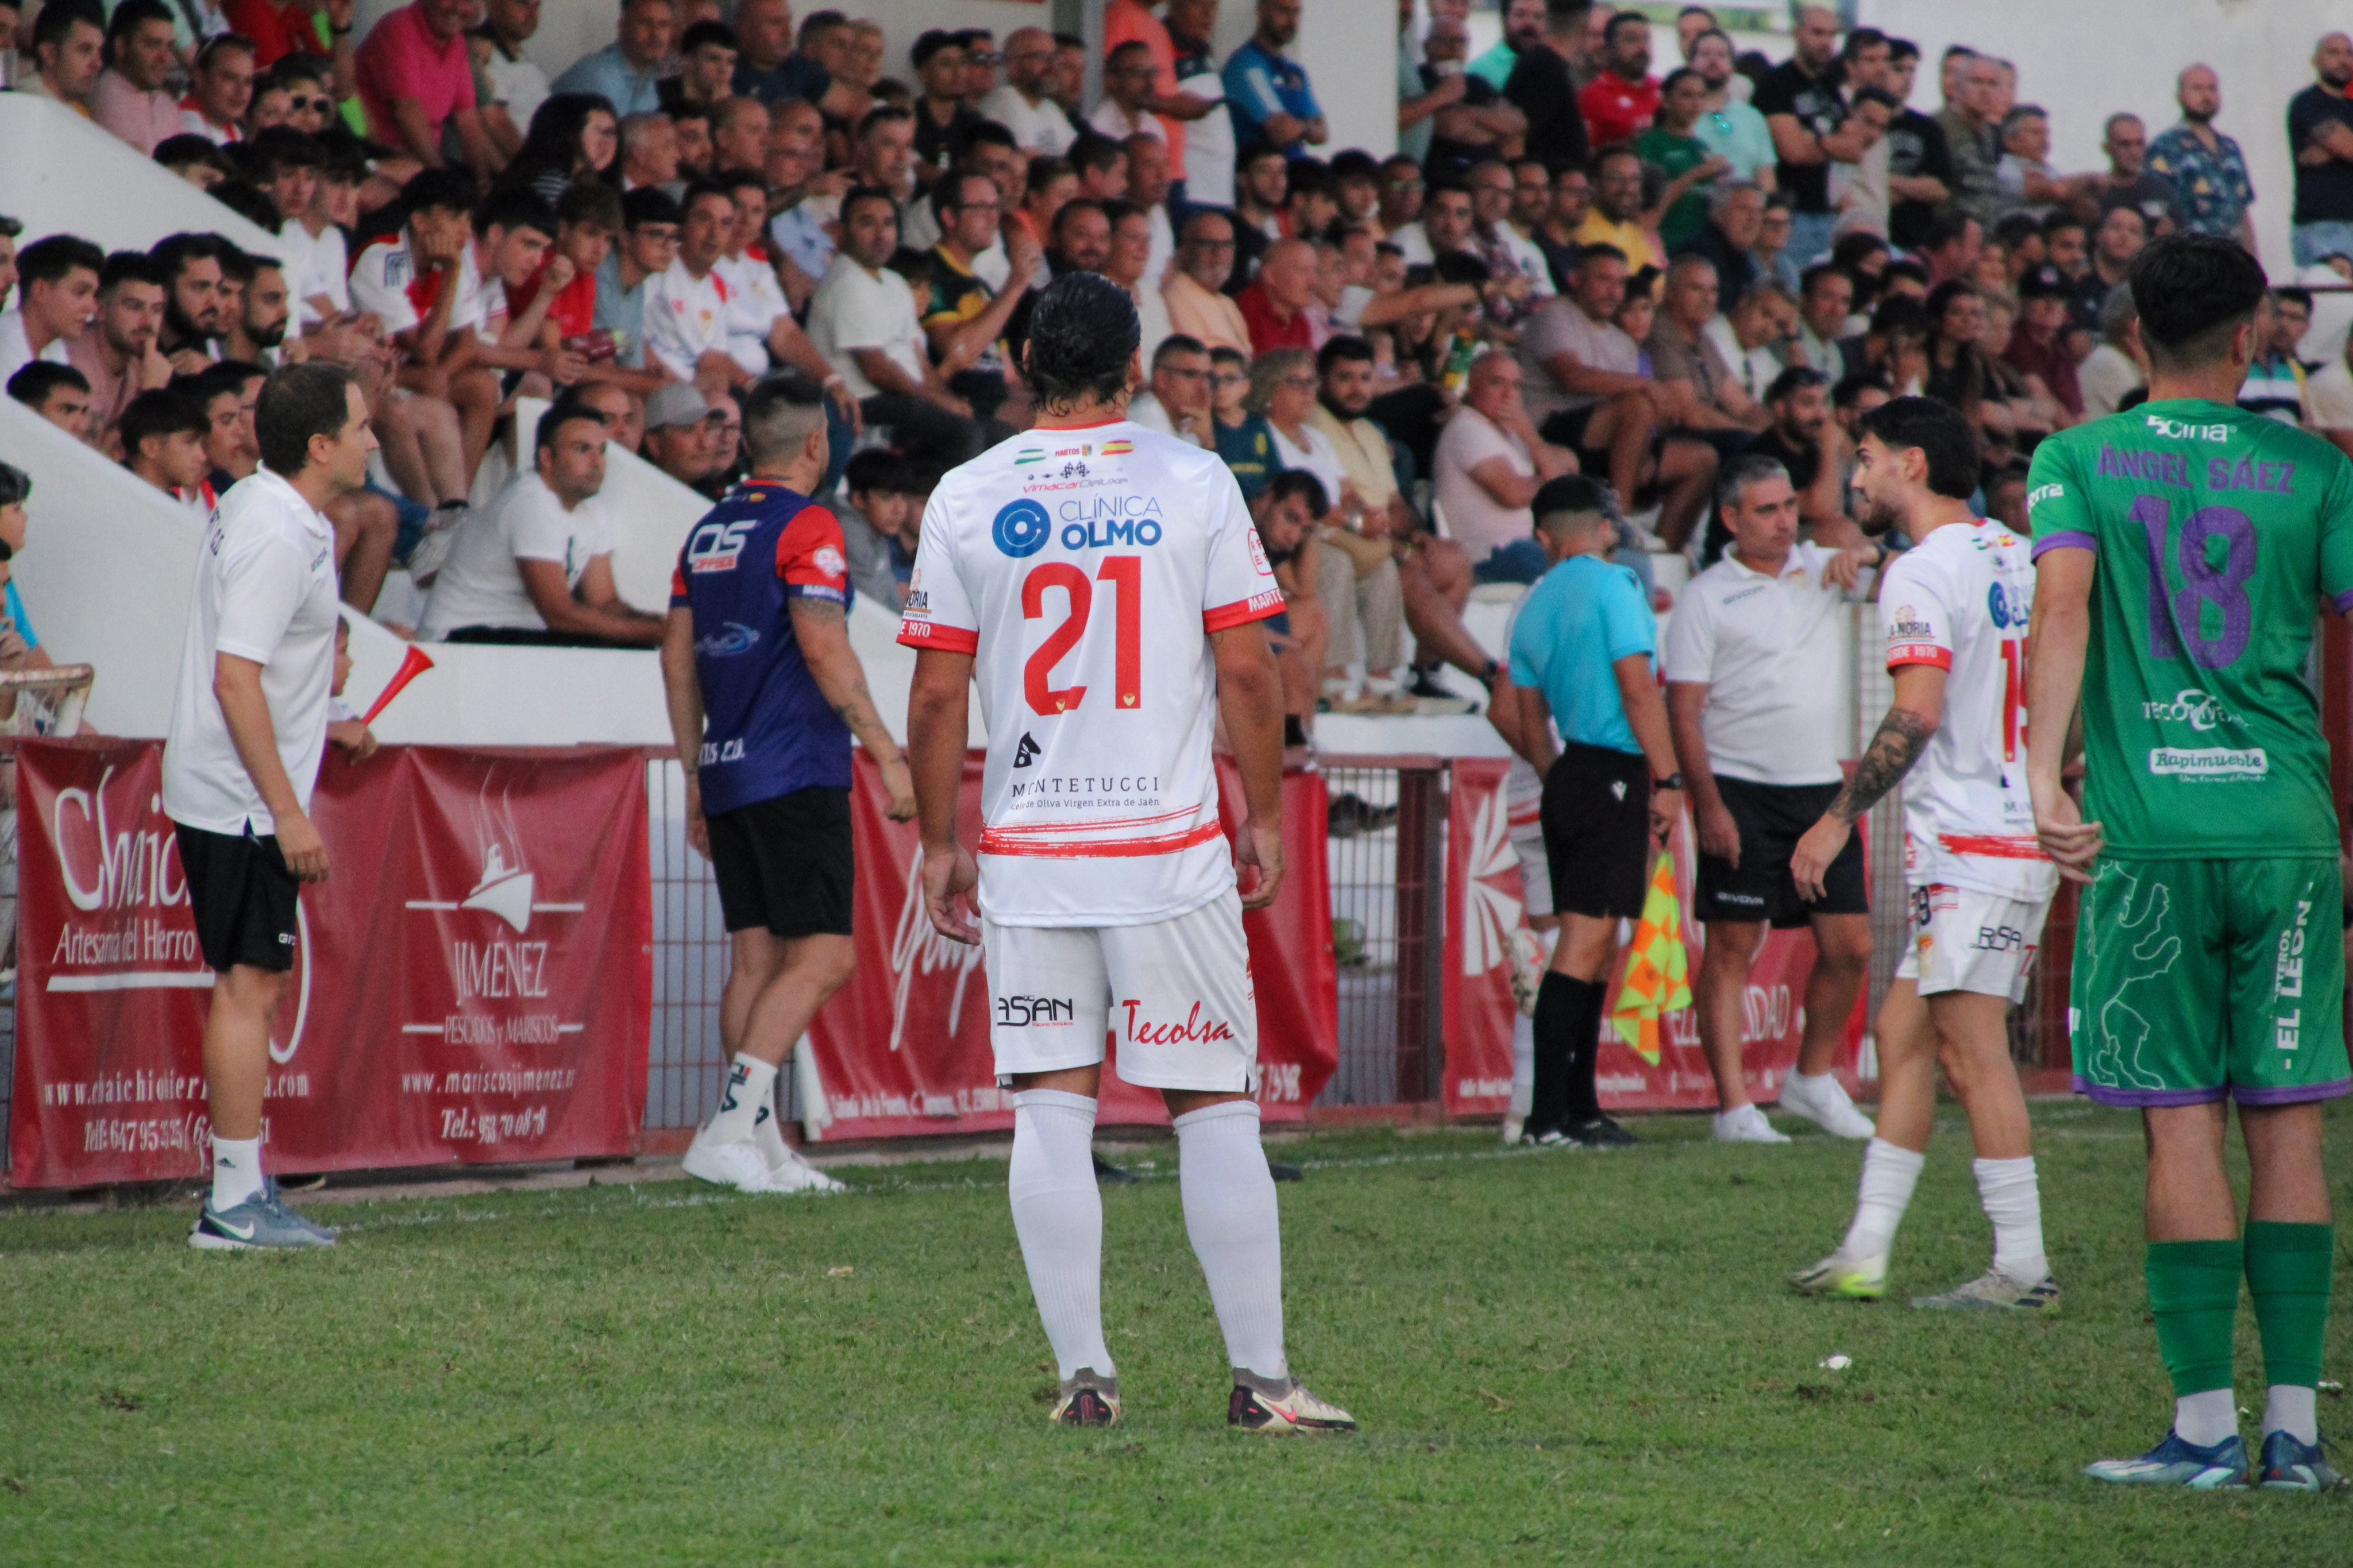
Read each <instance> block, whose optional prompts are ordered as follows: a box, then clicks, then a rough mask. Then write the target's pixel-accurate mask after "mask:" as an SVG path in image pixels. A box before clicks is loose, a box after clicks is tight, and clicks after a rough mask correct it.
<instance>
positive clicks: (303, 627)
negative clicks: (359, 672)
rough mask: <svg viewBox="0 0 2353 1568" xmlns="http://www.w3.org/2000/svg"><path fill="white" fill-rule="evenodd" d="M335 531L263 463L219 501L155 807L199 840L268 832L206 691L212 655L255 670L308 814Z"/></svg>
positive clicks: (333, 601)
mask: <svg viewBox="0 0 2353 1568" xmlns="http://www.w3.org/2000/svg"><path fill="white" fill-rule="evenodd" d="M339 614H340V608H339V603H338V600H337V598H336V594H335V531H334V528H333V526H332V524H331V523H329V522H328V521H327V520H326V519H325V518H324V517H322V516H321V515H320V514H319V513H318V511H316V510H314V509H313V508H312V507H311V503H310V502H309V501H307V500H303V499H302V496H301V492H300V491H298V490H297V489H295V488H294V487H293V486H292V485H290V484H288V483H287V482H286V481H285V480H284V479H280V478H279V476H277V475H276V474H273V473H271V472H270V471H269V468H266V467H265V468H259V469H257V470H255V472H254V474H253V476H252V477H251V478H250V479H241V480H239V481H238V482H237V484H236V485H234V486H232V487H231V488H230V489H229V492H228V494H227V495H226V496H224V497H223V498H221V503H220V506H219V508H218V509H217V510H215V511H214V513H213V520H212V524H211V526H210V527H208V528H207V529H206V531H205V550H204V554H203V556H202V557H201V558H200V559H199V560H198V563H197V565H196V591H195V602H194V603H193V604H192V605H190V606H189V608H188V637H187V642H186V644H185V647H184V649H183V651H182V653H181V656H180V691H179V698H178V700H176V701H175V702H174V704H173V708H172V732H171V736H170V738H169V739H167V740H166V741H165V742H164V815H165V816H169V817H170V818H171V819H172V820H173V821H174V822H179V823H185V824H186V825H187V826H190V827H199V828H202V829H204V830H205V831H206V832H207V833H226V834H231V835H242V834H244V833H246V832H248V831H250V832H251V833H253V834H254V836H255V837H269V835H271V834H273V833H275V832H277V830H278V829H277V825H276V822H275V820H274V819H273V818H272V817H271V816H270V813H269V807H268V806H267V805H263V804H262V800H261V792H260V791H259V789H257V788H255V787H254V783H253V779H252V777H251V775H250V774H248V773H247V772H246V771H245V763H242V762H241V761H239V760H238V758H237V746H236V744H235V743H234V742H232V741H231V740H230V739H229V733H228V721H227V720H226V719H225V718H223V717H222V714H221V705H220V699H218V698H217V697H215V696H214V695H213V668H214V658H215V656H216V655H217V654H224V653H227V654H234V655H236V656H237V658H249V659H251V660H253V661H254V662H255V663H256V664H259V665H260V666H261V694H262V696H263V697H264V698H265V699H266V700H268V701H269V723H270V727H271V729H272V730H273V731H276V733H277V737H278V757H279V760H280V762H282V763H285V765H286V776H287V778H288V780H289V781H290V782H291V783H292V784H293V785H294V798H295V799H296V800H297V801H299V802H301V805H302V809H303V810H305V811H308V810H309V809H310V808H311V786H312V785H313V784H317V783H318V780H319V759H320V757H321V756H322V755H323V754H324V752H325V751H326V747H327V695H328V691H329V689H331V688H332V686H333V685H334V674H335V621H336V619H337V617H338V616H339Z"/></svg>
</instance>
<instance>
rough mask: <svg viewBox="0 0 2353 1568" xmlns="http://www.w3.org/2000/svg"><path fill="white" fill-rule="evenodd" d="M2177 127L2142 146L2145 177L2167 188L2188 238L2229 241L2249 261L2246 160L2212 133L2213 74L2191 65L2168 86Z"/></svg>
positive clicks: (2217, 101) (2218, 88) (2250, 193)
mask: <svg viewBox="0 0 2353 1568" xmlns="http://www.w3.org/2000/svg"><path fill="white" fill-rule="evenodd" d="M2174 98H2175V100H2176V101H2177V102H2179V104H2180V106H2181V122H2180V123H2179V125H2176V126H2174V127H2172V128H2171V129H2170V130H2168V131H2167V132H2164V133H2163V134H2162V135H2160V136H2158V139H2157V140H2156V141H2154V142H2150V143H2149V146H2148V172H2149V173H2150V174H2155V175H2157V176H2158V177H2159V178H2160V179H2165V180H2169V181H2171V182H2172V183H2173V204H2174V205H2175V206H2176V207H2178V208H2179V209H2180V212H2181V222H2182V226H2183V227H2184V228H2185V229H2187V230H2188V231H2189V233H2191V234H2212V235H2220V236H2221V237H2223V238H2225V239H2235V240H2237V241H2238V242H2239V243H2240V244H2241V245H2242V246H2243V247H2246V249H2247V251H2248V253H2249V254H2250V255H2252V254H2253V252H2254V248H2255V224H2254V219H2253V216H2250V215H2249V213H2248V210H2247V209H2248V208H2250V207H2251V206H2253V205H2254V200H2255V187H2254V185H2253V183H2252V182H2251V181H2250V180H2249V179H2248V178H2247V158H2246V154H2245V153H2242V152H2241V151H2240V150H2239V144H2238V142H2234V141H2232V139H2231V138H2230V137H2228V136H2225V135H2223V134H2222V133H2221V132H2219V131H2217V130H2215V129H2214V117H2215V116H2216V115H2217V114H2220V113H2221V111H2222V79H2221V77H2219V76H2217V75H2215V74H2214V68H2213V67H2211V66H2206V65H2195V66H2191V67H2189V68H2188V69H2187V70H2185V71H2183V72H2182V73H2181V75H2180V76H2179V78H2178V79H2176V80H2175V82H2174Z"/></svg>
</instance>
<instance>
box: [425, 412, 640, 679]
mask: <svg viewBox="0 0 2353 1568" xmlns="http://www.w3.org/2000/svg"><path fill="white" fill-rule="evenodd" d="M680 390H687V389H684V388H681V389H680ZM604 486H605V431H604V426H603V422H602V421H601V419H600V418H599V416H597V414H596V411H595V410H593V409H590V408H586V407H583V406H582V405H579V404H576V403H572V402H569V401H558V402H557V403H556V404H555V405H554V406H553V407H551V408H549V410H548V411H547V412H546V413H545V414H543V415H542V416H540V421H539V426H538V430H537V432H536V434H535V436H534V438H533V463H532V468H531V469H530V470H529V471H527V472H524V473H521V474H517V475H516V476H515V477H514V478H513V479H512V480H510V481H509V482H508V484H507V487H506V489H504V490H502V491H501V492H500V495H499V497H498V499H497V500H495V501H493V502H492V503H491V505H489V506H487V507H485V508H484V509H483V510H482V511H481V512H480V515H478V516H475V517H473V518H470V519H469V520H468V521H467V523H466V525H465V527H464V528H463V529H462V530H461V531H460V532H459V540H458V543H457V547H456V548H455V549H453V550H452V551H451V552H450V553H449V560H448V564H447V565H445V566H444V567H443V568H442V570H441V573H440V574H439V575H438V577H437V578H436V580H435V582H434V584H433V595H432V597H431V598H430V599H429V600H428V601H427V604H426V606H425V618H424V621H423V623H422V624H421V625H420V626H418V627H417V636H418V637H419V638H420V640H423V641H426V642H442V641H448V642H469V643H529V644H537V645H553V646H555V647H653V646H655V645H656V644H657V643H659V641H660V640H661V630H662V620H661V617H660V616H656V615H651V614H649V613H647V612H645V611H643V610H638V609H635V608H633V607H631V606H630V605H628V604H627V603H625V602H623V600H622V598H621V596H620V594H619V592H618V590H617V589H616V588H615V587H614V585H613V550H614V548H615V546H616V544H617V542H618V537H619V530H618V523H617V520H616V519H615V517H614V516H613V514H612V510H611V508H610V506H609V504H608V503H607V502H606V501H604V500H602V499H601V498H600V496H599V493H598V492H599V491H601V490H602V489H604Z"/></svg>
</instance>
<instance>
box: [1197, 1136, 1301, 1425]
mask: <svg viewBox="0 0 2353 1568" xmlns="http://www.w3.org/2000/svg"><path fill="white" fill-rule="evenodd" d="M1176 1158H1177V1185H1178V1187H1179V1188H1180V1189H1181V1191H1182V1193H1183V1195H1184V1200H1185V1234H1186V1235H1187V1237H1190V1238H1191V1239H1192V1242H1193V1256H1194V1257H1196V1258H1199V1259H1200V1260H1201V1275H1202V1278H1204V1279H1207V1280H1208V1282H1209V1302H1210V1305H1212V1306H1214V1307H1215V1308H1216V1309H1217V1311H1218V1327H1219V1328H1220V1329H1222V1330H1224V1331H1225V1335H1226V1361H1227V1363H1228V1364H1229V1366H1232V1367H1234V1368H1236V1369H1238V1370H1240V1371H1243V1372H1248V1373H1254V1374H1255V1375H1257V1376H1258V1377H1260V1378H1262V1379H1264V1380H1265V1381H1267V1382H1269V1383H1273V1384H1281V1383H1283V1382H1285V1381H1286V1380H1288V1379H1289V1378H1290V1376H1291V1363H1289V1362H1288V1361H1286V1360H1285V1359H1284V1358H1283V1353H1282V1218H1281V1216H1280V1215H1278V1214H1277V1213H1276V1210H1275V1202H1274V1177H1273V1176H1272V1175H1271V1174H1269V1173H1268V1172H1267V1168H1266V1151H1265V1150H1264V1149H1262V1148H1261V1147H1260V1146H1259V1141H1258V1106H1257V1104H1256V1103H1255V1102H1254V1101H1251V1100H1223V1101H1220V1102H1219V1103H1218V1104H1216V1105H1211V1106H1207V1107H1204V1108H1203V1109H1201V1110H1188V1111H1187V1112H1186V1113H1185V1114H1184V1115H1182V1116H1180V1117H1178V1118H1177V1119H1176Z"/></svg>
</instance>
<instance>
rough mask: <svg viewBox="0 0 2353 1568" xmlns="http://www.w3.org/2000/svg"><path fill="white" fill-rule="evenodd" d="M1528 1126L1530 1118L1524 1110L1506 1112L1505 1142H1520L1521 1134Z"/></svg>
mask: <svg viewBox="0 0 2353 1568" xmlns="http://www.w3.org/2000/svg"><path fill="white" fill-rule="evenodd" d="M1527 1128H1528V1119H1527V1117H1526V1116H1525V1114H1523V1113H1522V1112H1520V1111H1517V1110H1507V1111H1505V1112H1504V1142H1505V1143H1506V1144H1512V1143H1516V1142H1519V1141H1520V1134H1521V1133H1523V1132H1525V1131H1527Z"/></svg>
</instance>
